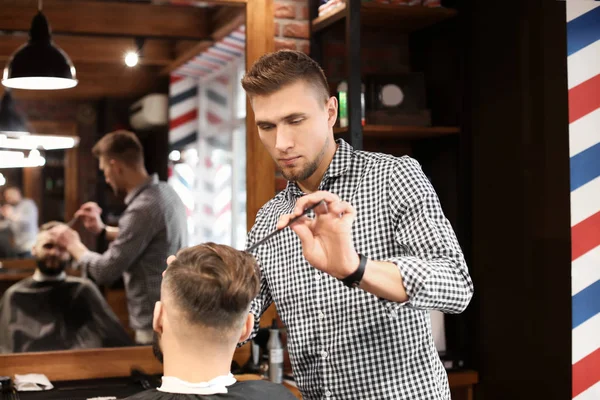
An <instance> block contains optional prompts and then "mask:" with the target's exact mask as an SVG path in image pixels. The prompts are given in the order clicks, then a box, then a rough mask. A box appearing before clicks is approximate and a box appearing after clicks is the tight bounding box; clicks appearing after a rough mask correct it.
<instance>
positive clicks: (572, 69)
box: [566, 0, 600, 400]
mask: <svg viewBox="0 0 600 400" xmlns="http://www.w3.org/2000/svg"><path fill="white" fill-rule="evenodd" d="M566 18H567V50H568V51H567V53H568V54H567V68H568V89H569V113H570V115H569V118H570V123H569V143H570V144H569V154H570V168H571V232H572V236H571V245H572V257H571V258H572V261H571V293H572V319H573V323H572V329H573V331H572V347H573V350H572V364H573V365H572V377H573V381H572V398H573V399H575V400H592V399H593V400H597V399H600V363H599V362H598V354H599V353H598V352H599V351H600V237H596V236H598V235H597V233H596V232H597V231H598V229H599V227H598V225H597V224H598V213H599V212H600V107H597V104H598V102H597V98H595V97H594V96H595V94H594V92H595V90H596V89H595V87H596V86H594V85H596V83H597V79H598V77H599V76H600V2H598V1H589V0H588V1H582V0H567V15H566Z"/></svg>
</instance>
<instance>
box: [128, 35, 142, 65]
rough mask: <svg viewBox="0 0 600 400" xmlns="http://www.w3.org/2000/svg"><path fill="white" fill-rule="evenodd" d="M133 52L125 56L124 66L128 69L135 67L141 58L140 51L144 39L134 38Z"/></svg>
mask: <svg viewBox="0 0 600 400" xmlns="http://www.w3.org/2000/svg"><path fill="white" fill-rule="evenodd" d="M135 47H136V50H135V51H128V52H127V53H126V54H125V65H127V66H128V67H130V68H131V67H135V66H136V65H137V64H138V62H139V61H140V57H142V51H143V48H144V38H135Z"/></svg>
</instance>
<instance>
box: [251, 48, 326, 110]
mask: <svg viewBox="0 0 600 400" xmlns="http://www.w3.org/2000/svg"><path fill="white" fill-rule="evenodd" d="M301 80H302V81H305V82H306V83H308V84H310V85H312V86H313V87H314V88H315V89H316V90H317V93H319V96H322V98H323V102H327V100H328V99H329V85H328V84H327V78H325V73H324V72H323V69H322V68H321V67H320V66H319V64H317V62H316V61H315V60H313V59H312V58H310V57H309V56H307V55H306V54H304V53H303V52H301V51H295V50H279V51H276V52H274V53H269V54H266V55H264V56H262V57H260V58H259V59H258V60H257V61H256V62H255V63H254V65H253V66H252V68H250V71H248V73H246V75H245V76H244V77H243V78H242V87H243V88H244V90H245V91H246V93H247V94H248V96H249V97H250V98H252V97H253V96H265V95H270V94H273V93H275V92H277V91H278V90H280V89H282V88H283V87H284V86H287V85H291V84H294V83H296V82H298V81H301Z"/></svg>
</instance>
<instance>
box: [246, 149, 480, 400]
mask: <svg viewBox="0 0 600 400" xmlns="http://www.w3.org/2000/svg"><path fill="white" fill-rule="evenodd" d="M337 143H338V145H339V146H338V149H337V151H336V154H335V156H334V158H333V160H332V162H331V164H330V166H329V168H328V170H327V172H326V173H325V176H324V177H323V180H322V182H321V184H320V186H319V190H326V191H329V192H332V193H335V194H337V195H338V196H339V197H340V198H341V199H342V200H345V201H347V202H349V203H350V204H352V205H353V206H354V207H355V208H356V211H357V218H356V220H355V221H354V224H353V227H352V235H353V241H354V246H355V248H356V250H357V251H358V252H359V253H361V254H364V255H365V256H367V257H368V258H369V259H372V260H381V261H389V262H393V263H394V264H396V266H397V267H398V269H399V270H400V273H401V275H402V278H403V281H404V287H405V289H406V293H407V294H408V297H409V300H408V302H405V303H397V302H392V301H388V300H385V299H382V298H378V297H376V296H374V295H372V294H370V293H368V292H366V291H364V290H362V289H360V288H348V287H346V286H345V285H344V284H343V283H342V282H340V281H339V280H337V279H335V278H334V277H332V276H330V275H327V274H325V273H322V272H320V271H319V270H317V269H316V268H314V267H312V266H311V265H310V264H309V263H308V262H307V261H306V259H305V258H304V257H303V255H302V247H301V243H300V240H299V239H298V237H297V236H296V234H295V233H294V232H293V231H292V230H290V229H285V230H284V231H283V232H281V233H280V234H279V235H277V236H275V237H274V238H273V239H271V240H270V241H268V242H267V243H265V244H263V245H262V246H259V247H258V248H257V249H256V250H255V251H254V252H253V254H254V255H255V257H256V258H257V260H258V262H259V264H260V268H261V272H262V278H261V279H262V282H261V290H260V293H259V295H258V296H257V298H256V299H255V300H254V301H253V303H252V306H251V312H252V313H253V314H254V315H255V316H259V315H261V314H262V313H263V312H264V311H265V310H266V309H267V307H268V306H269V305H270V304H271V303H272V302H275V306H276V307H277V311H278V313H279V316H280V317H281V319H282V321H283V323H284V324H285V326H286V328H287V335H288V342H287V346H288V351H289V354H290V359H291V362H292V368H293V373H294V378H295V380H296V382H297V384H298V387H299V388H300V390H301V392H302V396H303V398H304V399H306V400H310V399H339V400H347V399H374V400H383V399H419V400H449V399H450V390H449V386H448V377H447V374H446V370H445V369H444V366H443V364H442V362H441V360H440V358H439V356H438V353H437V351H436V347H435V344H434V341H433V337H432V332H431V321H430V317H429V310H440V311H442V312H446V313H460V312H462V311H463V310H464V309H465V308H466V307H467V305H468V304H469V301H470V300H471V297H472V294H473V283H472V281H471V278H470V276H469V272H468V270H467V266H466V264H465V260H464V257H463V254H462V251H461V248H460V246H459V244H458V241H457V239H456V236H455V234H454V231H453V229H452V226H451V225H450V223H449V222H448V220H447V219H446V218H445V216H444V214H443V211H442V208H441V206H440V203H439V200H438V197H437V195H436V193H435V191H434V189H433V187H432V185H431V184H430V182H429V180H428V179H427V177H426V176H425V174H424V173H423V172H422V170H421V167H420V165H419V164H418V163H417V162H416V161H415V160H413V159H412V158H409V157H407V156H404V157H400V158H398V157H393V156H390V155H386V154H379V153H369V152H364V151H355V150H354V149H353V148H352V147H351V146H350V145H348V144H347V143H346V142H344V141H343V140H338V141H337ZM302 195H303V193H302V192H301V190H300V189H299V187H298V186H297V185H296V184H295V183H293V182H289V183H288V185H287V187H286V189H285V190H283V191H282V192H280V193H279V194H277V195H276V196H275V197H274V198H273V199H272V200H271V201H269V202H268V203H267V204H265V205H264V206H263V207H262V208H261V210H260V211H259V213H258V215H257V218H256V223H255V225H254V226H253V228H252V229H251V231H250V232H249V234H248V243H247V245H248V247H249V246H251V245H252V243H254V242H255V241H258V240H260V239H261V238H262V237H264V236H265V235H267V234H268V233H269V232H271V231H272V230H274V229H275V227H276V224H277V220H278V219H279V217H280V216H281V215H282V214H286V213H290V212H291V211H292V210H293V208H294V205H295V204H296V200H297V199H298V198H299V197H301V196H302ZM257 329H258V318H257V321H256V325H255V327H254V332H253V334H255V333H256V331H257Z"/></svg>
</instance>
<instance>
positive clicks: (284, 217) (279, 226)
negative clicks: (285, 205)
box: [277, 214, 294, 229]
mask: <svg viewBox="0 0 600 400" xmlns="http://www.w3.org/2000/svg"><path fill="white" fill-rule="evenodd" d="M293 217H294V216H293V215H292V214H283V215H282V216H281V217H279V221H277V229H282V228H283V227H285V226H286V225H287V224H288V223H289V222H290V219H292V218H293Z"/></svg>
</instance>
